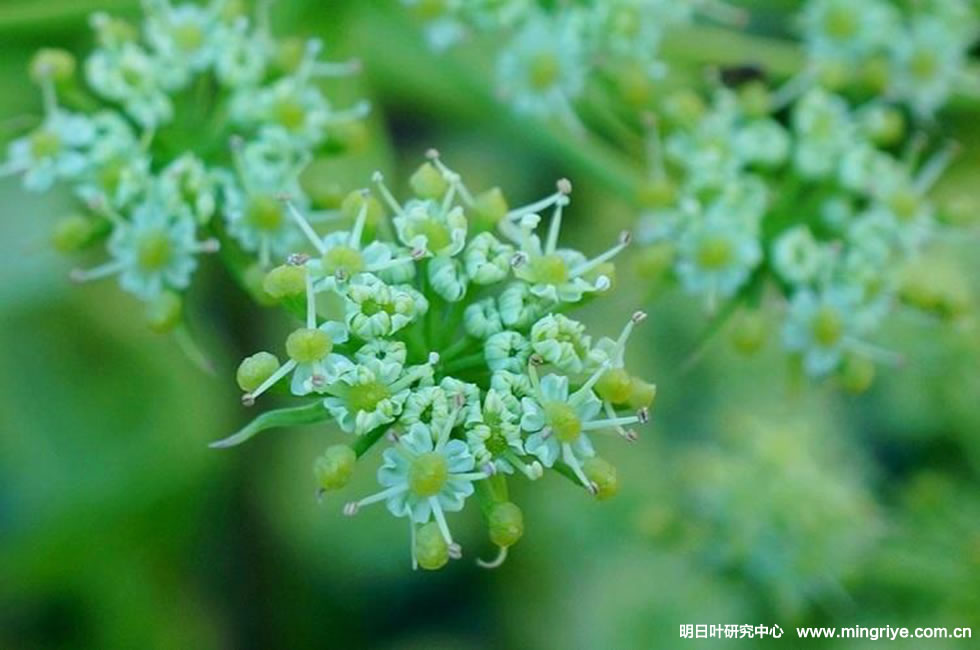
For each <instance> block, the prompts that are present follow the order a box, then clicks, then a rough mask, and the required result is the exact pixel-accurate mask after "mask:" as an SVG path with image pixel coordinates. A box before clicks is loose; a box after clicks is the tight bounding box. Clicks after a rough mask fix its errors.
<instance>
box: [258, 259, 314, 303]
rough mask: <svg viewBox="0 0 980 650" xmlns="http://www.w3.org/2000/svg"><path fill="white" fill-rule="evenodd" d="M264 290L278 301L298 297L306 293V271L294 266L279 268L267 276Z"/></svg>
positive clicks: (286, 265) (284, 265) (288, 265)
mask: <svg viewBox="0 0 980 650" xmlns="http://www.w3.org/2000/svg"><path fill="white" fill-rule="evenodd" d="M262 288H263V289H264V290H265V292H266V293H267V294H269V295H270V296H272V297H273V298H275V299H276V300H279V299H281V298H285V297H287V296H298V295H300V294H302V293H304V292H305V291H306V269H305V268H304V267H302V266H294V265H292V264H283V265H282V266H277V267H276V268H274V269H272V270H271V271H269V272H268V273H267V274H266V276H265V279H264V280H263V281H262Z"/></svg>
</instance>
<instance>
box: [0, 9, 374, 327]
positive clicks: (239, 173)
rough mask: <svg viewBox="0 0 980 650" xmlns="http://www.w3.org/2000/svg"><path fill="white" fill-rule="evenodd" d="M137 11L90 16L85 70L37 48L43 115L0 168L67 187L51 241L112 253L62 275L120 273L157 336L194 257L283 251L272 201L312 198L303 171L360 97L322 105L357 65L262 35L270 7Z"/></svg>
mask: <svg viewBox="0 0 980 650" xmlns="http://www.w3.org/2000/svg"><path fill="white" fill-rule="evenodd" d="M144 10H145V11H144V13H145V16H144V19H143V22H142V24H140V25H134V24H131V23H129V22H127V21H125V20H122V19H119V18H115V17H111V16H109V15H106V14H103V13H96V14H94V15H92V16H91V21H90V22H91V25H92V28H93V30H94V33H95V40H96V47H95V49H94V50H93V51H92V52H91V53H90V54H89V55H88V56H87V57H86V58H85V59H84V61H83V65H82V75H81V77H82V78H81V79H80V78H79V75H78V74H76V59H75V57H74V56H73V55H72V54H71V53H69V52H67V51H64V50H58V49H44V50H41V51H39V52H38V53H37V55H36V56H35V58H34V59H33V61H32V62H31V66H30V73H31V78H32V79H33V81H34V82H35V83H37V84H38V85H39V86H40V88H41V91H42V93H43V98H44V117H43V119H42V120H41V123H40V124H39V125H38V126H37V127H36V128H35V129H34V130H32V131H31V132H30V133H28V134H27V135H25V136H23V137H22V138H19V139H17V140H15V141H14V142H12V143H11V144H10V146H9V149H8V153H7V159H6V161H5V162H4V163H3V165H2V172H3V173H4V174H8V175H9V174H17V175H21V176H22V178H23V185H24V187H25V189H27V190H29V191H33V192H45V191H47V190H49V189H51V188H52V187H53V186H54V185H55V184H56V183H64V184H66V185H68V186H69V187H70V188H71V190H72V191H73V193H74V195H75V196H76V197H77V198H78V199H79V201H80V204H81V209H80V211H79V212H78V213H77V214H74V215H72V216H69V217H67V218H64V219H63V220H62V221H60V222H59V223H58V224H57V226H56V229H55V233H54V243H55V245H56V247H58V248H59V249H61V250H63V251H65V252H70V251H76V250H80V249H82V248H84V247H87V246H89V245H92V244H97V243H100V242H105V246H106V250H107V252H108V254H109V258H110V259H109V261H108V262H106V263H104V264H102V265H100V266H97V267H95V268H92V269H89V270H77V271H75V272H74V273H73V277H74V278H75V279H77V280H79V281H83V280H92V279H96V278H102V277H106V276H111V275H116V276H118V277H119V283H120V285H121V286H122V288H123V289H125V290H126V291H128V292H130V293H132V294H134V295H135V296H137V297H138V298H139V299H141V300H143V301H145V302H146V303H147V304H148V311H147V318H148V320H149V322H150V324H151V326H153V327H155V328H157V329H160V330H167V329H170V328H172V327H174V326H176V325H177V323H178V322H179V321H180V318H181V316H180V314H181V299H180V293H181V292H183V291H184V290H186V289H187V287H188V286H189V285H190V282H191V276H192V274H193V272H194V270H195V268H196V266H197V264H198V261H197V256H198V255H199V254H200V253H206V252H215V251H217V250H218V248H219V244H220V246H221V247H231V248H233V249H235V252H237V253H239V254H241V255H244V256H245V257H246V258H250V259H257V260H258V265H259V266H260V267H263V266H267V265H269V264H270V262H271V260H272V259H273V257H281V256H284V255H285V254H287V253H288V252H291V251H292V250H293V247H294V245H295V244H296V243H297V242H299V241H300V238H301V234H300V231H299V230H298V228H297V226H296V224H295V223H294V222H293V221H292V220H290V219H289V217H288V216H287V215H286V212H285V210H284V207H283V206H282V204H281V203H280V201H279V200H278V198H277V197H278V195H279V194H280V193H282V192H288V193H289V194H290V195H291V196H292V197H293V200H294V201H296V202H297V203H298V204H300V205H303V206H306V205H308V204H309V201H308V199H307V198H306V196H305V195H304V193H303V192H302V190H301V188H300V187H299V180H298V179H299V174H300V172H301V170H302V169H303V168H304V166H305V165H306V164H307V163H308V162H309V161H310V160H311V159H312V158H313V156H314V155H315V153H316V152H317V151H318V150H320V149H321V148H322V147H323V146H324V145H325V144H326V143H327V141H328V139H329V138H330V137H331V134H332V133H336V132H337V131H338V130H341V129H339V127H341V126H343V125H348V124H350V123H351V121H352V120H356V119H357V118H359V117H361V116H363V115H364V114H365V112H366V110H367V105H366V104H364V103H362V104H359V105H357V106H355V107H353V108H351V109H347V110H337V109H335V108H334V107H333V106H332V105H331V104H330V102H329V101H328V100H327V98H326V97H325V96H324V94H323V92H322V90H321V89H320V87H319V86H318V82H319V80H320V79H321V78H323V77H331V76H337V75H348V74H351V73H353V72H355V71H356V70H357V67H358V66H357V64H356V63H339V64H338V63H327V62H322V61H319V60H318V55H319V53H320V50H321V49H322V44H321V43H320V42H319V41H318V40H315V39H314V40H308V41H304V40H299V39H277V38H276V37H274V36H273V34H272V33H271V32H270V29H269V24H268V10H269V2H267V1H263V2H260V3H259V5H258V8H257V12H256V15H255V16H254V17H252V16H249V15H248V14H246V13H245V11H244V9H243V7H242V6H241V5H240V3H238V2H234V1H232V0H214V2H212V3H211V4H209V5H207V6H202V5H198V4H192V3H188V4H182V5H171V4H170V3H169V2H168V1H167V0H146V2H144ZM229 145H230V146H229ZM239 271H240V272H244V271H243V270H242V269H239Z"/></svg>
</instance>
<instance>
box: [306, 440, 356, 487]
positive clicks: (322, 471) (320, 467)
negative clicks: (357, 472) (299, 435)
mask: <svg viewBox="0 0 980 650" xmlns="http://www.w3.org/2000/svg"><path fill="white" fill-rule="evenodd" d="M356 463H357V454H355V453H354V450H353V449H351V448H350V447H348V446H347V445H331V446H329V447H327V450H326V451H325V452H323V455H322V456H320V457H319V458H317V459H316V461H314V463H313V474H314V476H316V484H317V487H319V488H320V489H321V490H326V491H329V490H339V489H340V488H342V487H344V486H345V485H347V484H348V483H349V482H350V479H351V477H352V476H353V475H354V465H355V464H356Z"/></svg>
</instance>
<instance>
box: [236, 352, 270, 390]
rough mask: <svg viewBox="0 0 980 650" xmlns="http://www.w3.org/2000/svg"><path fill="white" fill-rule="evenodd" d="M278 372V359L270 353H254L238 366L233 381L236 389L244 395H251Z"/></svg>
mask: <svg viewBox="0 0 980 650" xmlns="http://www.w3.org/2000/svg"><path fill="white" fill-rule="evenodd" d="M277 370H279V359H277V358H276V355H274V354H272V353H271V352H256V353H255V354H253V355H252V356H250V357H245V360H244V361H242V363H241V364H240V365H239V366H238V371H237V372H236V373H235V380H236V381H237V382H238V387H239V388H241V389H242V390H243V391H245V392H246V393H251V392H252V391H253V390H256V389H257V388H258V387H259V386H261V385H262V384H263V383H265V380H266V379H268V378H269V377H271V376H272V375H273V373H275V372H276V371H277Z"/></svg>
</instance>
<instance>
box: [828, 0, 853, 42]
mask: <svg viewBox="0 0 980 650" xmlns="http://www.w3.org/2000/svg"><path fill="white" fill-rule="evenodd" d="M823 26H824V29H825V30H827V33H828V34H829V35H831V36H833V37H834V38H838V39H841V40H843V39H847V38H850V37H851V36H854V34H855V33H857V29H858V24H857V20H855V16H854V11H853V10H852V9H849V8H847V7H832V8H831V9H830V10H829V11H828V12H827V14H826V15H825V16H824V21H823Z"/></svg>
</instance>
